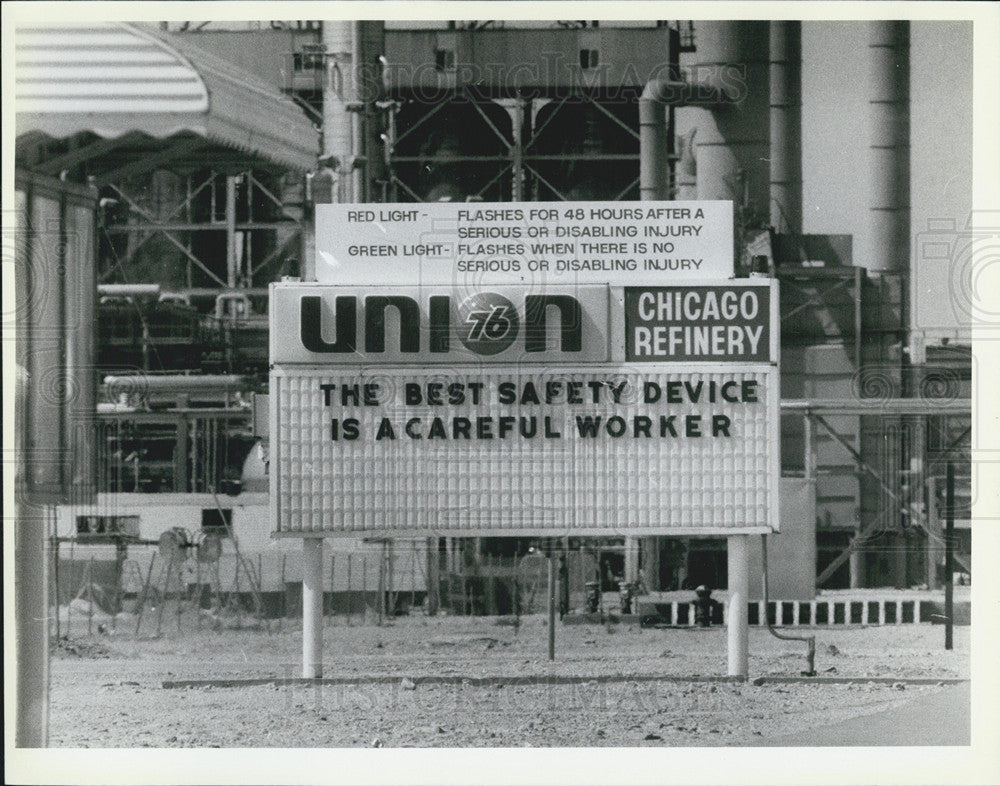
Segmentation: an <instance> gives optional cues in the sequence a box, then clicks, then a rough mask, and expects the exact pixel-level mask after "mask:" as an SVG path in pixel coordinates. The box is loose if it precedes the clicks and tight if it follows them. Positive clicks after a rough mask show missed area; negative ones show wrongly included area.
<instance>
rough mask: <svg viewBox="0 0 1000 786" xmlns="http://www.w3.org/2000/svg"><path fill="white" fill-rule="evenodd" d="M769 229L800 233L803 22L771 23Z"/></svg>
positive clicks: (785, 232)
mask: <svg viewBox="0 0 1000 786" xmlns="http://www.w3.org/2000/svg"><path fill="white" fill-rule="evenodd" d="M770 33H771V66H770V77H771V155H770V159H771V226H772V227H774V229H775V231H777V232H780V233H782V234H787V235H801V234H802V23H801V22H797V21H795V22H789V21H782V22H771V31H770Z"/></svg>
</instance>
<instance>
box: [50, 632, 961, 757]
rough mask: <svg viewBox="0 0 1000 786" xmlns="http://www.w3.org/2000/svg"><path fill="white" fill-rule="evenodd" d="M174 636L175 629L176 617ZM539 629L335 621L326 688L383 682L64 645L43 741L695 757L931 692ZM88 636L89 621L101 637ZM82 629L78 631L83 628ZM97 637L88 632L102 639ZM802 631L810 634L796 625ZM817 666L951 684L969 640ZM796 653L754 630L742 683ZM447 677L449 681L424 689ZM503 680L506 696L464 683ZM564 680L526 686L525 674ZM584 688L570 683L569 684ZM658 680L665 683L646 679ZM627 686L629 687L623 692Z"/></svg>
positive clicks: (853, 644)
mask: <svg viewBox="0 0 1000 786" xmlns="http://www.w3.org/2000/svg"><path fill="white" fill-rule="evenodd" d="M171 622H172V623H173V622H174V620H171ZM545 623H546V621H545V618H544V617H542V616H534V617H526V618H522V620H521V624H520V625H519V626H516V627H515V626H514V625H511V624H510V620H507V619H497V618H462V617H443V616H442V617H435V618H428V617H424V616H418V615H414V616H410V617H404V618H397V619H395V620H393V621H392V622H390V623H387V624H385V625H382V626H378V625H375V624H369V625H354V626H347V625H345V624H343V622H341V621H338V622H336V623H335V624H334V623H332V622H330V623H328V626H327V628H326V630H325V638H324V677H344V678H362V677H391V679H390V680H389V681H387V682H383V683H381V684H376V683H366V684H353V685H351V684H342V685H316V686H306V685H274V684H268V685H252V686H239V687H226V688H222V687H213V686H195V687H186V688H165V687H163V684H164V682H165V681H172V680H208V679H226V678H229V679H250V678H282V677H293V678H294V677H297V676H298V675H299V669H300V666H299V663H300V659H301V633H300V630H299V629H298V626H297V625H294V624H289V623H288V622H287V621H286V622H284V623H283V624H282V625H281V628H282V629H281V630H279V629H278V623H277V622H275V621H272V622H271V623H270V630H266V629H259V630H248V629H240V630H232V629H226V630H221V631H216V630H210V629H209V628H208V626H207V625H206V626H203V628H202V630H200V631H199V630H196V629H195V625H194V623H193V620H191V619H188V618H185V619H183V620H182V628H183V630H182V631H181V632H178V631H177V628H176V625H175V624H173V625H170V626H168V625H164V635H163V636H161V637H158V638H154V637H148V636H144V637H136V636H133V635H131V634H132V631H133V630H134V621H131V620H129V619H128V618H122V619H120V620H119V621H118V624H117V626H116V630H115V631H111V630H110V625H108V624H107V621H106V620H105V621H103V623H102V624H104V625H105V630H106V631H107V632H106V633H102V634H95V635H94V636H78V635H73V636H72V637H71V638H69V639H64V640H62V641H60V642H59V645H58V646H57V647H55V648H54V652H53V658H52V662H51V695H50V713H49V727H50V728H49V739H50V745H52V746H71V747H272V746H280V747H336V746H354V747H370V746H385V747H396V746H400V747H406V746H421V747H455V746H461V747H468V746H485V747H490V746H512V747H520V746H536V747H551V746H588V747H593V746H664V745H667V746H692V745H697V746H703V745H734V746H742V745H748V744H753V742H754V740H755V738H758V737H760V736H762V735H767V736H772V735H779V734H791V733H799V732H803V731H806V730H809V729H813V728H817V727H820V726H823V725H826V724H830V723H835V722H837V721H840V720H845V719H847V718H852V717H857V716H862V715H867V714H871V713H874V712H878V711H880V710H883V709H888V708H890V707H893V706H898V705H899V704H901V703H903V702H905V701H906V700H907V699H908V698H913V697H914V696H915V695H928V694H929V693H931V692H934V691H937V690H939V689H940V688H939V687H938V686H937V685H936V684H929V685H913V684H909V685H906V684H903V683H897V684H892V683H889V684H884V683H874V682H872V683H865V682H863V683H861V684H815V683H814V684H802V683H794V684H773V683H765V684H762V685H754V684H752V682H751V683H726V682H719V683H710V682H692V681H671V678H677V677H695V676H699V675H700V676H718V675H724V674H725V672H726V633H725V630H724V629H709V630H695V629H641V628H639V627H637V626H635V627H633V626H625V625H611V626H602V625H572V626H569V625H566V626H564V625H560V626H559V627H558V628H557V630H556V636H557V643H556V661H555V662H554V663H550V662H549V661H548V660H547V630H546V627H545ZM95 625H96V623H95ZM76 630H77V631H79V630H80V626H79V625H78V624H77V627H76ZM95 630H96V628H95ZM798 631H799V632H803V633H805V632H807V629H798ZM808 632H811V633H813V634H814V635H815V636H816V639H817V655H816V669H817V671H818V672H819V674H820V676H827V677H880V678H881V677H889V678H894V679H898V680H904V679H907V678H932V679H940V678H954V677H968V674H969V629H968V628H956V629H955V649H954V650H952V651H950V652H946V651H945V650H944V647H943V639H944V631H943V629H942V628H940V627H937V626H931V625H905V626H895V627H893V626H887V627H867V628H860V627H853V628H843V627H837V628H825V629H824V628H820V629H815V630H811V631H808ZM804 653H805V644H800V643H798V642H789V641H781V640H778V639H775V638H774V637H772V636H770V635H769V634H768V632H767V631H766V630H757V629H751V632H750V672H751V678H754V677H757V676H767V675H774V676H782V675H784V676H793V675H798V674H799V672H800V671H801V670H802V669H804V668H805V657H804ZM431 676H434V677H454V678H456V679H457V681H456V683H455V684H426V683H421V682H420V678H421V677H431ZM491 676H500V677H507V678H511V679H512V680H513V682H512V683H511V684H507V685H503V686H501V685H495V684H492V685H484V684H479V683H475V684H473V683H471V682H465V683H462V682H461V681H460V678H462V677H468V678H470V679H474V678H479V677H491ZM549 676H551V677H559V678H563V681H561V682H551V683H548V684H525V683H526V682H527V680H525V679H520V684H518V680H519V678H527V677H532V678H544V677H549ZM567 677H573V678H576V679H573V680H571V681H570V682H566V681H565V678H567ZM650 677H662V678H664V679H649V678H650ZM630 678H634V679H630Z"/></svg>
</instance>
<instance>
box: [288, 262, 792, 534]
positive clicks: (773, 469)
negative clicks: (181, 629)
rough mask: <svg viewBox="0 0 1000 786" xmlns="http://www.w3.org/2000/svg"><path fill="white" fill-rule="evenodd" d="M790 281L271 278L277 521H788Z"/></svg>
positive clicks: (679, 525) (730, 527)
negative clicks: (458, 288)
mask: <svg viewBox="0 0 1000 786" xmlns="http://www.w3.org/2000/svg"><path fill="white" fill-rule="evenodd" d="M546 298H547V299H546ZM776 298H777V285H776V284H775V283H774V282H773V281H770V280H765V279H752V280H740V281H736V280H729V281H712V282H704V283H700V284H692V285H689V286H682V285H663V286H659V285H653V286H644V285H636V286H619V285H609V284H602V285H591V286H579V287H567V288H559V287H546V288H545V289H540V288H533V287H525V286H521V287H516V286H501V285H497V286H495V287H491V288H488V289H483V290H476V291H474V292H469V293H462V292H460V293H458V294H456V293H455V290H454V288H448V287H443V288H442V287H436V286H425V287H420V286H393V287H381V286H369V287H364V288H361V287H352V286H346V287H333V286H326V285H322V284H301V283H282V284H275V285H272V289H271V308H272V315H271V319H272V344H271V351H272V372H271V396H270V407H271V411H270V429H271V484H272V486H271V503H272V506H273V517H274V518H273V520H274V522H275V528H276V532H277V533H278V534H280V535H293V536H309V535H318V534H321V535H352V536H357V535H367V534H372V535H374V534H380V535H382V536H424V535H433V534H442V535H443V534H452V535H532V534H534V535H538V534H546V535H552V536H555V535H560V534H580V535H584V534H593V535H597V534H603V535H607V534H612V533H617V534H633V535H642V534H665V533H671V534H692V535H694V534H705V535H709V534H739V533H747V532H765V531H773V530H775V529H777V523H778V522H777V482H778V476H779V463H778V450H779V440H778V404H779V380H778V371H777V361H778V347H777V332H778V331H777V327H776V318H777V303H776ZM678 329H679V330H678Z"/></svg>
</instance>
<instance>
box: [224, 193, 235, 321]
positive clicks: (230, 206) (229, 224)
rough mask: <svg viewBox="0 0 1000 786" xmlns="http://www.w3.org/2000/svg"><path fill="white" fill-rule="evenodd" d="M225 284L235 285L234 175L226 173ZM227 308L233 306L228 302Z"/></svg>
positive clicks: (231, 286) (230, 286) (231, 287)
mask: <svg viewBox="0 0 1000 786" xmlns="http://www.w3.org/2000/svg"><path fill="white" fill-rule="evenodd" d="M226 284H228V286H229V288H230V289H235V287H236V177H235V175H226ZM229 308H230V309H231V308H233V306H232V304H230V306H229ZM230 313H232V312H230Z"/></svg>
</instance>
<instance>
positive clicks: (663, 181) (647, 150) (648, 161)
mask: <svg viewBox="0 0 1000 786" xmlns="http://www.w3.org/2000/svg"><path fill="white" fill-rule="evenodd" d="M666 111H667V108H666V104H665V103H663V102H661V101H658V100H653V99H647V98H646V97H643V98H642V99H640V100H639V149H640V150H641V151H642V155H641V156H640V157H639V199H641V200H644V201H645V200H654V199H666V198H667V197H668V194H667V191H668V188H667V179H668V178H667V171H668V154H669V150H668V144H667V120H666Z"/></svg>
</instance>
